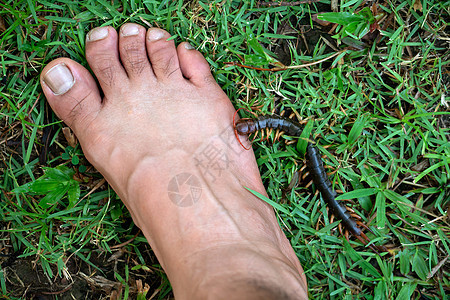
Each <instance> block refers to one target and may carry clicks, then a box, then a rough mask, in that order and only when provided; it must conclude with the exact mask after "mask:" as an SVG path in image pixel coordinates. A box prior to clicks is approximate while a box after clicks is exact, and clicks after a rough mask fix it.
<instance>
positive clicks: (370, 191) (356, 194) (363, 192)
mask: <svg viewBox="0 0 450 300" xmlns="http://www.w3.org/2000/svg"><path fill="white" fill-rule="evenodd" d="M377 192H378V189H376V188H366V189H359V190H355V191H350V192H347V193H345V194H342V195H339V196H337V197H336V200H346V199H354V198H360V197H368V196H372V195H375V194H376V193H377Z"/></svg>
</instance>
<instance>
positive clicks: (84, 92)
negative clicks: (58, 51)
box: [41, 58, 101, 134]
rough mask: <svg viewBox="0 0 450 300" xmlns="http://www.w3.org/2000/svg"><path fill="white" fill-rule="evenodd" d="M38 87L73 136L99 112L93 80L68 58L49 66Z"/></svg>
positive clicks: (97, 91) (99, 97) (99, 99)
mask: <svg viewBox="0 0 450 300" xmlns="http://www.w3.org/2000/svg"><path fill="white" fill-rule="evenodd" d="M41 86H42V90H43V91H44V94H45V97H46V98H47V100H48V102H49V103H50V106H51V107H52V108H53V110H54V111H55V113H56V114H57V115H58V117H59V118H60V119H62V120H63V121H64V122H65V123H66V124H67V125H69V126H70V127H72V129H73V130H74V131H75V134H78V133H79V132H80V131H82V129H83V128H86V127H87V126H89V125H87V124H90V123H91V122H92V121H93V120H94V118H95V117H96V115H97V114H98V112H99V111H100V108H101V96H100V92H99V90H98V88H97V84H96V82H95V80H94V78H92V76H91V74H90V73H89V71H88V70H86V69H85V68H84V67H83V66H81V65H80V64H78V63H76V62H74V61H73V60H71V59H68V58H59V59H56V60H54V61H52V62H51V63H49V64H48V65H47V66H46V67H45V68H44V70H43V71H42V73H41Z"/></svg>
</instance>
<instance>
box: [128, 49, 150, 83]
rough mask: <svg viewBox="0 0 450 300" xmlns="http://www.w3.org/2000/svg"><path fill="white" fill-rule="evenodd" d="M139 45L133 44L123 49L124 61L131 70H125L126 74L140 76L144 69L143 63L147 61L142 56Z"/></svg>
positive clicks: (145, 57)
mask: <svg viewBox="0 0 450 300" xmlns="http://www.w3.org/2000/svg"><path fill="white" fill-rule="evenodd" d="M140 44H141V43H138V42H133V43H130V44H127V45H126V46H125V47H124V50H125V53H127V55H126V60H127V62H128V63H129V64H130V66H131V68H127V69H126V70H125V71H126V72H130V71H131V72H133V74H135V75H140V74H141V73H142V71H143V70H144V68H145V63H146V62H147V61H148V59H147V56H143V55H142V53H141V51H140V50H139V49H142V47H141V45H140Z"/></svg>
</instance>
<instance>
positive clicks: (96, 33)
mask: <svg viewBox="0 0 450 300" xmlns="http://www.w3.org/2000/svg"><path fill="white" fill-rule="evenodd" d="M107 36H108V28H107V27H97V28H94V29H92V30H91V31H89V33H88V34H87V40H88V41H89V42H93V41H98V40H101V39H104V38H105V37H107Z"/></svg>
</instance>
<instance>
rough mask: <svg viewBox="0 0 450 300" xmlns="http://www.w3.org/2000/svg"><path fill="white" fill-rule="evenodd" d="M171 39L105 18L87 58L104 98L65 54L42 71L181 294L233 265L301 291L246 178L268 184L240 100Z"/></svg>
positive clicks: (59, 108)
mask: <svg viewBox="0 0 450 300" xmlns="http://www.w3.org/2000/svg"><path fill="white" fill-rule="evenodd" d="M169 37H170V35H169V34H168V33H167V32H165V31H163V30H160V29H150V30H148V31H146V30H145V29H144V28H143V27H142V26H139V25H136V24H125V25H123V26H122V28H121V30H120V34H119V35H118V34H117V32H116V31H115V30H114V29H113V28H111V27H101V28H96V29H94V30H92V31H91V32H90V33H89V34H88V37H87V41H86V58H87V60H88V63H89V65H90V66H91V68H92V70H93V72H94V74H95V76H96V77H97V79H98V81H99V84H100V87H101V90H102V92H103V94H104V97H103V98H102V97H101V94H100V91H99V89H98V87H97V85H96V82H95V80H94V79H93V78H92V76H91V75H90V74H89V72H88V71H87V70H86V69H85V68H83V67H82V66H81V65H79V64H77V63H76V62H74V61H72V60H70V59H67V58H60V59H57V60H55V61H52V62H51V63H50V64H49V65H47V66H46V67H45V69H44V70H43V72H42V75H41V84H42V88H43V90H44V93H45V95H46V97H47V99H48V101H49V103H50V105H51V106H52V108H53V109H54V111H55V112H56V114H57V115H58V116H59V117H60V118H61V119H62V120H63V121H64V122H65V123H66V124H68V125H69V126H70V127H71V128H72V129H73V131H74V132H75V134H76V135H77V137H78V139H79V141H80V144H81V146H82V148H83V151H84V153H85V155H86V157H87V158H88V160H89V161H90V162H91V163H92V164H93V165H94V166H95V167H96V168H97V169H98V170H99V171H100V172H101V173H102V174H103V175H104V176H105V178H106V179H107V180H108V182H109V183H110V184H111V186H112V187H113V188H114V190H115V191H116V192H117V193H118V195H119V196H120V197H121V199H122V200H123V201H124V203H125V204H126V205H127V207H128V209H129V210H130V213H131V214H132V216H133V219H134V221H135V223H136V225H137V226H139V227H140V228H141V229H142V231H143V232H144V234H145V236H146V237H147V239H148V240H149V242H150V244H151V246H152V248H153V249H154V251H155V253H156V255H157V257H158V259H159V260H160V263H161V265H162V266H163V267H164V269H165V270H166V272H167V274H168V276H169V278H170V280H171V282H172V285H173V287H174V292H175V294H176V295H177V294H178V296H180V297H181V296H182V297H184V298H186V297H188V296H189V295H191V296H192V295H193V294H189V293H199V289H201V287H202V286H203V285H204V284H205V282H208V283H209V282H210V279H208V280H204V279H202V276H203V277H205V276H208V278H222V277H223V274H226V273H227V272H230V269H229V266H230V265H233V266H234V269H233V270H235V271H236V272H237V273H239V274H241V275H242V276H243V277H246V276H247V277H248V278H250V277H251V276H250V275H249V274H257V273H258V274H260V275H261V274H263V273H264V274H265V276H266V278H271V279H270V281H271V282H272V281H273V282H277V281H279V280H282V281H285V282H289V283H290V284H289V286H290V288H291V290H294V291H295V292H296V293H297V294H298V295H300V294H302V293H303V294H302V295H304V293H305V291H306V281H305V277H304V275H303V270H302V269H301V266H300V264H299V262H298V259H297V257H296V255H295V253H294V251H293V250H292V248H291V247H290V245H289V242H288V241H287V239H286V237H285V236H284V235H283V233H282V232H281V230H280V228H279V226H278V224H277V221H276V218H275V215H274V213H273V210H272V209H271V207H270V206H269V205H267V204H266V203H265V202H262V201H261V200H259V199H257V198H256V197H254V196H252V195H251V194H249V193H248V192H247V191H246V190H245V189H244V188H243V187H244V186H245V187H249V188H251V189H253V190H256V191H258V192H260V193H262V194H265V191H264V187H263V185H262V183H261V179H260V176H259V172H258V169H257V165H256V162H255V158H254V156H253V153H252V152H251V151H244V150H243V149H242V148H241V147H240V145H239V144H238V143H236V141H235V139H234V134H233V130H232V124H231V120H232V116H233V113H234V108H233V106H232V105H231V103H230V101H229V99H228V98H227V97H226V95H225V94H224V93H223V91H222V90H221V89H220V87H219V86H218V85H217V83H216V82H215V81H214V78H213V77H212V75H211V73H210V71H209V66H208V64H207V62H206V61H205V59H204V58H203V56H202V55H201V54H200V53H199V52H198V51H196V50H194V49H192V47H191V46H190V45H189V44H188V43H181V44H180V45H179V46H178V47H177V48H175V46H174V42H173V41H167V39H168V38H169ZM265 261H266V262H267V261H268V262H269V263H268V264H267V263H266V265H264V262H265ZM261 268H262V269H263V270H266V271H261ZM183 272H190V273H191V274H192V276H189V275H188V276H187V277H186V273H185V274H184V275H183ZM236 272H235V273H236ZM266 273H267V274H266ZM299 274H302V276H301V277H300V276H299ZM249 276H250V277H249ZM247 277H246V278H247ZM272 277H274V278H272ZM187 291H190V292H189V293H188V292H187Z"/></svg>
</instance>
